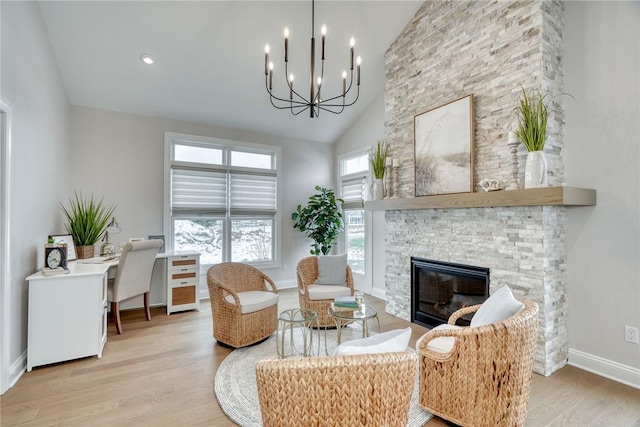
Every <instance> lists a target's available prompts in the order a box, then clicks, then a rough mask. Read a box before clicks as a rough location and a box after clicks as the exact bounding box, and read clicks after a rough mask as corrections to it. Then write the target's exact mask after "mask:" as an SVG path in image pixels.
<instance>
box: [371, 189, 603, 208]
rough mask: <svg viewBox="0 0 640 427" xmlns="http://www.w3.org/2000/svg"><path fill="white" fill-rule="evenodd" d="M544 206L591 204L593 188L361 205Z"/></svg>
mask: <svg viewBox="0 0 640 427" xmlns="http://www.w3.org/2000/svg"><path fill="white" fill-rule="evenodd" d="M544 205H547V206H595V205H596V190H591V189H588V188H577V187H541V188H528V189H522V190H501V191H489V192H484V191H483V192H477V193H459V194H443V195H438V196H422V197H408V198H398V199H386V200H376V201H370V202H365V203H364V208H365V209H366V210H370V211H385V210H387V211H391V210H404V209H455V208H486V207H499V206H544Z"/></svg>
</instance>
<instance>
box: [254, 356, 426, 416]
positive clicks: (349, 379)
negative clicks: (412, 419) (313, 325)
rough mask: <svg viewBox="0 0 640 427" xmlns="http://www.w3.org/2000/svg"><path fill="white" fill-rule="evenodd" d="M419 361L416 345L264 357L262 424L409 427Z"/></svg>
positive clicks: (260, 393)
mask: <svg viewBox="0 0 640 427" xmlns="http://www.w3.org/2000/svg"><path fill="white" fill-rule="evenodd" d="M416 362H417V355H416V353H414V352H413V351H410V352H409V351H407V352H399V353H378V354H360V355H350V356H326V357H310V358H292V359H281V360H261V361H260V362H258V364H257V366H256V380H257V385H258V396H259V398H260V410H261V412H262V422H263V425H264V426H265V427H288V426H291V427H293V426H296V427H297V426H325V427H329V426H340V427H342V426H349V427H358V426H367V427H374V426H385V427H394V426H402V427H405V426H406V425H407V418H408V416H409V405H410V402H411V394H412V393H413V385H414V381H415V374H416V369H417V366H416V365H417V363H416Z"/></svg>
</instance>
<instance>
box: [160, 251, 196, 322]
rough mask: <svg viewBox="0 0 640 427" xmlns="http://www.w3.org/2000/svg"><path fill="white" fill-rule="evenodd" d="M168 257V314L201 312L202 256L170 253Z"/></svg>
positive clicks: (189, 253)
mask: <svg viewBox="0 0 640 427" xmlns="http://www.w3.org/2000/svg"><path fill="white" fill-rule="evenodd" d="M166 257H167V314H171V313H175V312H177V311H184V310H194V309H196V310H199V309H200V299H199V296H198V294H199V287H200V254H199V253H197V252H188V253H178V252H175V253H169V254H167V255H166Z"/></svg>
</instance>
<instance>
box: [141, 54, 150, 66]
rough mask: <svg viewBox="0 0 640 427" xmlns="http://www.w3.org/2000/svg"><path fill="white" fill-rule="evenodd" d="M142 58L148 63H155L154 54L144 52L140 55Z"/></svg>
mask: <svg viewBox="0 0 640 427" xmlns="http://www.w3.org/2000/svg"><path fill="white" fill-rule="evenodd" d="M140 60H141V61H142V62H144V63H145V64H147V65H151V64H153V56H151V54H150V53H143V54H142V55H140Z"/></svg>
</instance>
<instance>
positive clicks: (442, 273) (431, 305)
mask: <svg viewBox="0 0 640 427" xmlns="http://www.w3.org/2000/svg"><path fill="white" fill-rule="evenodd" d="M488 296H489V269H488V268H484V267H476V266H472V265H462V264H454V263H449V262H442V261H434V260H429V259H424V258H415V257H411V321H412V322H413V323H417V324H418V325H422V326H425V327H427V328H433V327H435V326H438V325H440V324H442V323H447V321H448V320H449V316H451V314H453V313H454V312H455V311H456V310H459V309H460V308H463V307H467V306H470V305H475V304H481V303H482V302H484V301H485V300H486V299H487V297H488ZM471 317H472V315H467V316H463V317H462V318H460V319H458V322H457V324H458V325H462V326H467V325H469V322H470V320H471Z"/></svg>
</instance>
